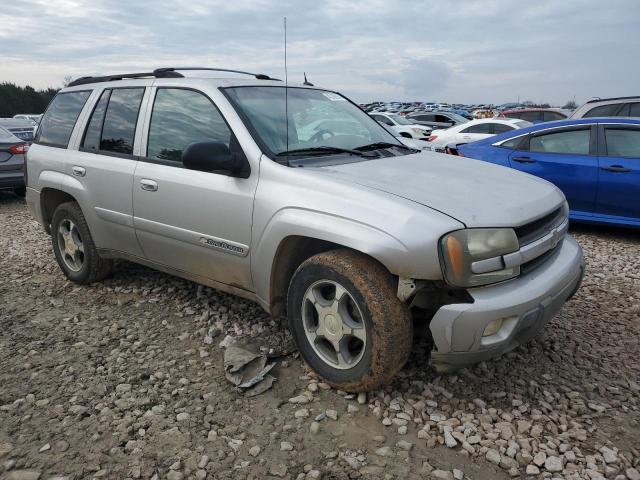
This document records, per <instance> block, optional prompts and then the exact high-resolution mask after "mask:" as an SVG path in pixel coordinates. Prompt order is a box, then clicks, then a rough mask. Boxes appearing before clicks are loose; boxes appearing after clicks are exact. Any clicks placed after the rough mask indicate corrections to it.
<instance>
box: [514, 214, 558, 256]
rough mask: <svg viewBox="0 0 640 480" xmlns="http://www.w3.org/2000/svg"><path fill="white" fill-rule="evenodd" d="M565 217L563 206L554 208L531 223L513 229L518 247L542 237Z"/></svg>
mask: <svg viewBox="0 0 640 480" xmlns="http://www.w3.org/2000/svg"><path fill="white" fill-rule="evenodd" d="M566 216H567V212H565V209H564V206H562V207H558V208H556V209H555V210H554V211H552V212H551V213H549V214H547V215H545V216H544V217H541V218H539V219H537V220H534V221H533V222H531V223H527V224H526V225H522V226H521V227H517V228H515V229H514V230H515V232H516V236H517V237H518V241H519V242H520V246H521V247H522V246H524V245H526V244H528V243H531V242H533V241H535V240H537V239H538V238H541V237H544V236H545V235H546V234H547V233H549V232H550V231H551V230H553V229H554V228H555V227H557V226H559V225H561V224H562V222H563V221H564V220H565V218H566Z"/></svg>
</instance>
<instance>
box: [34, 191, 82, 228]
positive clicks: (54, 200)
mask: <svg viewBox="0 0 640 480" xmlns="http://www.w3.org/2000/svg"><path fill="white" fill-rule="evenodd" d="M75 201H76V199H75V198H73V197H72V196H71V195H69V194H68V193H66V192H63V191H61V190H56V189H55V188H44V189H43V190H42V192H40V207H41V211H42V221H43V223H44V229H45V231H46V232H47V233H51V218H52V217H53V212H55V211H56V208H58V205H60V204H62V203H66V202H75Z"/></svg>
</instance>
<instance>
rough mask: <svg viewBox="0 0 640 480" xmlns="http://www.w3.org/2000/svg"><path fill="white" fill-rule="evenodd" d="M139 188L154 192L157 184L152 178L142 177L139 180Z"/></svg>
mask: <svg viewBox="0 0 640 480" xmlns="http://www.w3.org/2000/svg"><path fill="white" fill-rule="evenodd" d="M140 188H142V190H146V191H147V192H155V191H156V190H158V184H157V183H156V182H155V181H153V180H148V179H146V178H143V179H142V180H140Z"/></svg>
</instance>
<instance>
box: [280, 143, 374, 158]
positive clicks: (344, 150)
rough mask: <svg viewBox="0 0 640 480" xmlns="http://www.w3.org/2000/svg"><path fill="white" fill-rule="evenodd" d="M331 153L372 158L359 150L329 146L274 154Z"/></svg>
mask: <svg viewBox="0 0 640 480" xmlns="http://www.w3.org/2000/svg"><path fill="white" fill-rule="evenodd" d="M331 153H348V154H350V155H357V156H358V157H372V156H373V155H370V154H369V155H365V154H364V153H363V152H361V151H359V150H351V149H349V148H340V147H329V146H321V147H308V148H298V149H295V150H287V151H284V152H280V153H278V154H276V156H277V157H286V156H289V155H322V154H331Z"/></svg>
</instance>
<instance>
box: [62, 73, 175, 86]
mask: <svg viewBox="0 0 640 480" xmlns="http://www.w3.org/2000/svg"><path fill="white" fill-rule="evenodd" d="M147 77H155V78H180V77H184V75H182V74H181V73H179V72H169V71H168V72H157V73H156V72H143V73H118V74H115V75H103V76H101V77H80V78H76V79H75V80H74V81H72V82H69V84H68V85H67V87H75V86H76V85H86V84H87V83H100V82H110V81H111V80H123V79H125V78H147Z"/></svg>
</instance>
